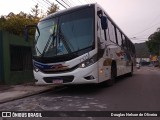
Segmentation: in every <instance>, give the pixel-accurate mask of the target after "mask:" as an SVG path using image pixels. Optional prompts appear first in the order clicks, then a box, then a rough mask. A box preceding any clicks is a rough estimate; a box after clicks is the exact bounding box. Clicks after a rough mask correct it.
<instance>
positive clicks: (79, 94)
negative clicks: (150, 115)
mask: <svg viewBox="0 0 160 120" xmlns="http://www.w3.org/2000/svg"><path fill="white" fill-rule="evenodd" d="M159 86H160V70H158V69H155V68H151V67H143V68H141V69H139V70H136V72H135V73H134V75H133V76H132V77H120V78H118V80H117V82H116V83H115V85H114V86H112V87H106V88H100V87H97V86H94V85H85V86H74V87H67V86H66V87H61V88H58V89H57V90H53V91H48V92H46V93H42V94H39V95H34V96H31V97H27V98H23V99H19V100H15V101H12V102H8V103H3V104H0V110H1V111H3V110H7V111H160V102H159V101H160V93H159V92H160V87H159ZM64 119H65V120H66V118H64ZM86 119H93V118H90V117H89V118H86ZM114 119H116V118H114ZM135 119H136V118H135ZM155 119H156V118H155ZM157 119H158V118H157ZM0 120H1V119H0ZM3 120H7V119H3ZM93 120H94V119H93ZM148 120H149V119H148Z"/></svg>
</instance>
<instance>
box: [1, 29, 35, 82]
mask: <svg viewBox="0 0 160 120" xmlns="http://www.w3.org/2000/svg"><path fill="white" fill-rule="evenodd" d="M10 45H16V46H31V43H29V42H26V41H25V40H24V39H23V37H19V36H16V35H13V34H9V33H8V32H5V31H0V52H1V53H0V55H1V57H0V61H1V62H0V64H1V66H0V69H1V70H2V71H1V73H0V74H1V76H0V78H1V79H2V80H1V81H3V82H4V83H5V84H20V83H24V82H29V81H32V80H33V73H32V70H29V71H11V69H10V66H11V65H10V60H11V58H10Z"/></svg>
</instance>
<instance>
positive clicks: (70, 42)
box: [34, 8, 94, 57]
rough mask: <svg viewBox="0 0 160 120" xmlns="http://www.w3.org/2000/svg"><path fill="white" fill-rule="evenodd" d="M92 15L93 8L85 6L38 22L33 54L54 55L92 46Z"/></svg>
mask: <svg viewBox="0 0 160 120" xmlns="http://www.w3.org/2000/svg"><path fill="white" fill-rule="evenodd" d="M93 16H94V12H93V9H91V8H86V9H83V10H78V11H74V12H72V13H68V14H65V15H62V16H59V17H57V18H53V19H49V20H45V21H42V22H40V23H39V24H38V28H39V31H40V35H39V34H38V32H36V38H37V42H36V43H35V52H34V56H41V55H43V57H54V56H59V55H66V54H70V53H73V52H78V51H82V50H84V49H87V48H89V47H93V46H94V27H93V26H94V17H93ZM37 36H38V37H37ZM84 52H85V53H86V52H89V51H86V50H84ZM81 54H84V53H83V52H81Z"/></svg>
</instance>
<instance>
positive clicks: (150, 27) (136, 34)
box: [131, 22, 160, 36]
mask: <svg viewBox="0 0 160 120" xmlns="http://www.w3.org/2000/svg"><path fill="white" fill-rule="evenodd" d="M158 24H160V22H159V23H156V24H154V25H152V26H151V27H148V28H146V29H144V30H143V31H140V32H138V33H135V34H133V35H131V36H134V35H137V34H141V33H143V32H145V31H148V30H150V29H151V28H153V27H154V26H156V25H158Z"/></svg>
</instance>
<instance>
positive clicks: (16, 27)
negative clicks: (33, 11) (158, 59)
mask: <svg viewBox="0 0 160 120" xmlns="http://www.w3.org/2000/svg"><path fill="white" fill-rule="evenodd" d="M38 21H39V19H37V18H35V17H34V16H32V15H30V14H29V15H28V14H26V13H24V12H20V13H19V14H14V13H12V12H11V13H9V14H8V15H7V16H5V17H4V16H1V18H0V25H1V26H0V28H1V29H2V30H6V31H8V32H9V33H13V34H16V35H23V34H24V28H25V25H31V24H37V23H38Z"/></svg>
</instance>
